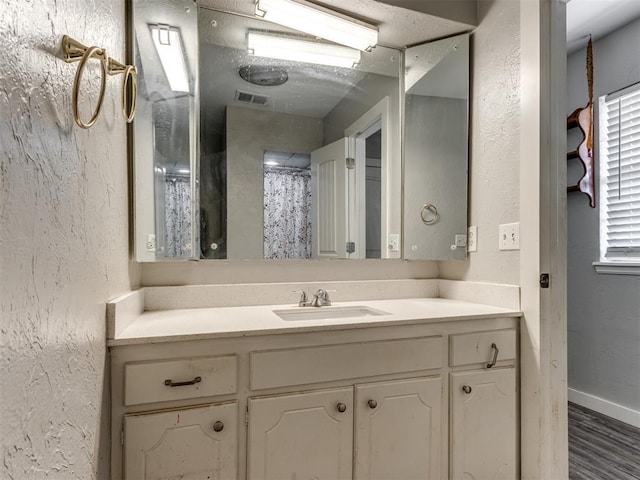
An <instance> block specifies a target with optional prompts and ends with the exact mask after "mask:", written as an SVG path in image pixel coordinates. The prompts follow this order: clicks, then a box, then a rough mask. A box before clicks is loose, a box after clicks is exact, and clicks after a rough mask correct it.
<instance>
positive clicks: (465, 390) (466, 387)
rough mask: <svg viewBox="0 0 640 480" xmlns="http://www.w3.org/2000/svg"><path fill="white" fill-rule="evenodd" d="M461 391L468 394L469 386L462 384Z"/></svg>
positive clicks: (469, 391)
mask: <svg viewBox="0 0 640 480" xmlns="http://www.w3.org/2000/svg"><path fill="white" fill-rule="evenodd" d="M462 391H463V392H464V393H466V394H467V395H468V394H470V393H471V387H470V386H469V385H464V386H463V387H462Z"/></svg>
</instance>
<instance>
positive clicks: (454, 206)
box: [403, 35, 469, 260]
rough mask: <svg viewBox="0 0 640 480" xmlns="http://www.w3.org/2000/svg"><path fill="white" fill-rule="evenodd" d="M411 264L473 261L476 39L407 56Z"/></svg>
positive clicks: (407, 253) (407, 247)
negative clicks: (471, 136) (470, 192)
mask: <svg viewBox="0 0 640 480" xmlns="http://www.w3.org/2000/svg"><path fill="white" fill-rule="evenodd" d="M405 59H406V76H405V102H404V105H405V130H404V203H403V210H404V212H403V213H404V258H406V259H409V260H413V259H439V260H445V259H464V258H466V256H467V248H466V236H467V185H468V179H467V177H468V173H467V168H468V167H467V166H468V154H469V146H468V125H469V118H468V117H469V113H468V112H469V36H468V35H459V36H455V37H451V38H447V39H445V40H440V41H437V42H432V43H428V44H425V45H418V46H414V47H411V48H408V49H407V50H406V52H405Z"/></svg>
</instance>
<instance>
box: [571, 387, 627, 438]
mask: <svg viewBox="0 0 640 480" xmlns="http://www.w3.org/2000/svg"><path fill="white" fill-rule="evenodd" d="M569 401H570V402H573V403H577V404H578V405H581V406H583V407H585V408H589V409H591V410H595V411H596V412H599V413H601V414H603V415H606V416H607V417H612V418H615V419H616V420H620V421H621V422H624V423H628V424H629V425H633V426H634V427H638V428H640V412H639V411H637V410H633V409H631V408H628V407H624V406H622V405H618V404H617V403H613V402H610V401H609V400H605V399H604V398H600V397H596V396H594V395H590V394H588V393H584V392H581V391H579V390H574V389H573V388H570V389H569Z"/></svg>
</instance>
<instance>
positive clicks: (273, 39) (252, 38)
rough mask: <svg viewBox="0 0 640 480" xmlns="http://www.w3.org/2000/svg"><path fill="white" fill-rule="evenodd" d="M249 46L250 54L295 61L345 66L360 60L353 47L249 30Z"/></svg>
mask: <svg viewBox="0 0 640 480" xmlns="http://www.w3.org/2000/svg"><path fill="white" fill-rule="evenodd" d="M247 47H248V51H249V54H250V55H256V56H258V57H267V58H278V59H280V60H291V61H294V62H306V63H317V64H320V65H331V66H334V67H345V68H353V67H354V65H356V64H358V63H359V62H360V52H359V51H358V50H354V49H353V48H348V47H343V46H340V45H330V44H327V43H320V42H311V41H307V40H298V39H297V38H290V37H283V36H278V35H266V34H264V33H255V32H249V34H248V35H247Z"/></svg>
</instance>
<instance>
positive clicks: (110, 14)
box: [0, 0, 139, 480]
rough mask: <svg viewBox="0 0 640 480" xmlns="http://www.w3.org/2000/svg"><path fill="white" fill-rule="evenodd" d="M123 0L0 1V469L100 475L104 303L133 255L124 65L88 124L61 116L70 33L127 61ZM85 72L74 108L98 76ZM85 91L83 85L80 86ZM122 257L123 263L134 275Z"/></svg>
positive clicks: (104, 419)
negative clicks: (63, 53)
mask: <svg viewBox="0 0 640 480" xmlns="http://www.w3.org/2000/svg"><path fill="white" fill-rule="evenodd" d="M125 23H126V22H125V19H124V2H123V1H121V0H107V1H104V2H95V3H92V4H91V5H90V6H89V5H88V4H87V2H85V1H84V0H67V1H64V2H60V1H55V0H35V1H31V2H24V1H22V0H8V1H4V2H3V4H2V8H0V32H2V38H1V40H0V45H1V48H0V72H1V73H0V112H2V114H1V115H0V246H1V248H0V412H2V413H1V414H0V448H1V451H0V458H2V460H1V461H0V478H2V479H43V478H47V479H60V480H62V479H71V480H76V479H77V480H80V479H83V480H84V479H92V478H97V479H101V480H102V479H107V478H109V451H110V449H109V413H110V412H109V382H108V379H109V375H108V364H107V361H106V360H107V356H106V353H107V352H106V339H105V337H106V328H105V325H106V319H105V315H106V308H105V302H107V301H108V300H109V299H112V298H114V297H116V296H118V295H121V294H123V293H125V292H127V291H129V290H130V289H131V287H132V286H133V287H134V288H135V287H136V283H137V281H138V276H139V273H138V270H137V267H135V266H132V265H131V264H130V263H129V235H128V228H127V227H128V187H127V154H126V151H127V146H126V144H127V142H126V124H125V121H124V119H123V117H122V114H121V112H120V95H121V92H122V90H121V82H122V78H121V77H109V78H107V82H106V83H107V91H106V95H105V99H104V108H103V110H102V113H101V115H100V117H99V118H98V121H97V122H96V124H95V125H94V126H93V127H92V128H90V129H89V130H82V129H80V128H78V127H77V126H76V125H75V124H74V122H73V119H72V116H71V85H72V83H73V77H74V75H75V72H76V68H77V65H78V64H74V65H69V64H66V63H64V62H63V61H62V60H60V58H58V57H57V56H56V55H57V54H58V52H59V51H60V42H61V40H62V36H63V35H64V34H68V35H70V36H72V37H74V38H76V39H78V40H79V41H81V42H83V43H85V44H87V45H99V46H101V47H104V48H106V50H107V52H108V54H109V55H110V56H112V57H114V58H115V59H117V60H120V61H124V60H125V52H124V38H125V32H124V25H125ZM90 63H91V64H92V65H90V66H89V67H88V68H87V69H86V70H85V75H84V78H83V82H82V90H83V92H85V93H84V95H83V101H82V102H81V108H80V110H81V113H82V116H83V118H85V119H86V118H88V117H87V116H88V115H89V114H90V113H89V109H90V108H93V102H94V101H95V99H96V96H97V94H96V93H95V92H97V91H98V88H99V80H98V77H97V69H96V68H95V62H93V61H91V62H90ZM89 92H93V94H91V93H89ZM130 268H131V274H130Z"/></svg>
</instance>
